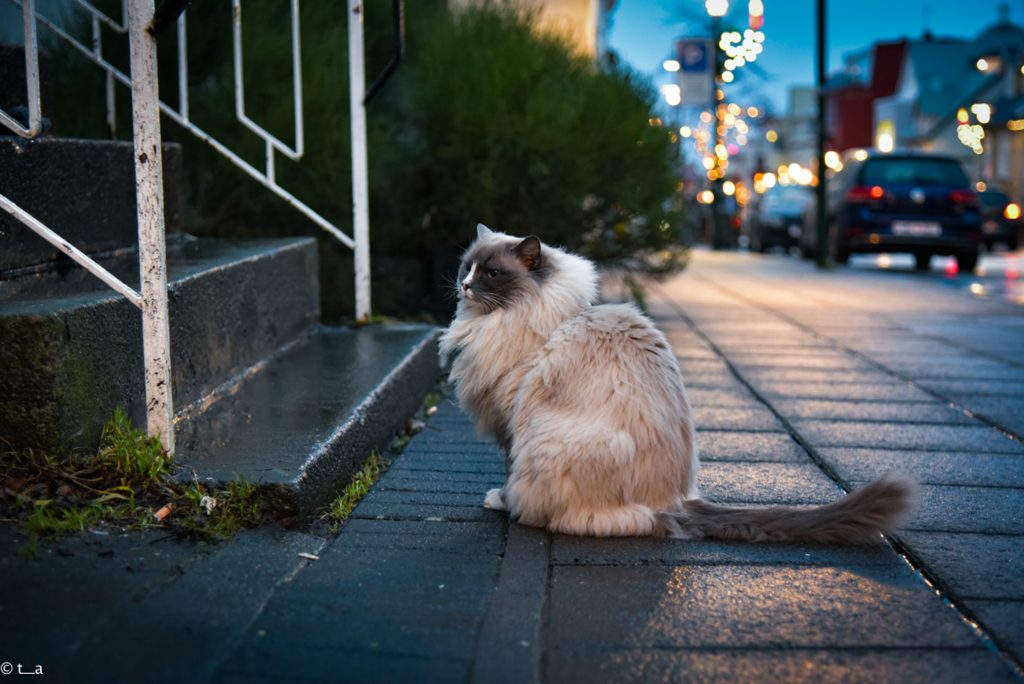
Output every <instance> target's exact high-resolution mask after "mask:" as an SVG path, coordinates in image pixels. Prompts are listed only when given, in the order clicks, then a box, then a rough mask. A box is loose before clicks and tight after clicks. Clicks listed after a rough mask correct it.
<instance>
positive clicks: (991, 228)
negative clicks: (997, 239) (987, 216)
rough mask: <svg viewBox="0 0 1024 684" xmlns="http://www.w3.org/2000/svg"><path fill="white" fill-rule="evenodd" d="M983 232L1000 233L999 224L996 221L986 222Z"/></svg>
mask: <svg viewBox="0 0 1024 684" xmlns="http://www.w3.org/2000/svg"><path fill="white" fill-rule="evenodd" d="M981 231H982V232H983V233H996V232H998V231H999V224H998V223H996V222H995V221H985V222H984V223H983V224H981Z"/></svg>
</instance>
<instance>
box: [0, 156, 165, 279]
mask: <svg viewBox="0 0 1024 684" xmlns="http://www.w3.org/2000/svg"><path fill="white" fill-rule="evenodd" d="M163 162H164V217H165V221H166V231H167V235H168V238H169V239H172V240H173V239H174V237H175V236H177V235H180V234H181V231H182V204H181V146H180V145H178V144H176V143H167V144H165V145H164V146H163ZM0 193H2V194H3V195H4V196H6V197H7V198H8V199H10V200H12V201H13V202H15V203H16V204H18V205H19V206H20V207H22V208H23V209H25V210H26V211H28V212H29V213H31V214H32V215H33V216H35V217H36V218H37V219H39V220H40V221H42V222H43V224H44V225H46V226H47V227H48V228H50V229H52V230H54V231H56V232H57V233H58V234H59V235H60V236H61V237H63V238H64V239H65V240H67V241H68V242H70V243H71V244H73V245H74V246H76V247H78V248H79V249H80V250H82V251H83V252H85V253H87V254H90V255H93V254H109V253H113V252H116V251H118V250H127V249H131V248H134V247H135V246H137V245H138V228H137V220H136V216H135V161H134V149H133V147H132V143H130V142H121V141H111V140H73V139H67V138H39V139H36V140H22V139H21V138H18V137H13V136H0ZM67 259H68V258H67V257H65V256H64V255H63V254H62V253H61V252H59V251H58V250H57V249H56V248H55V247H53V246H52V245H51V244H50V243H48V242H46V241H45V240H44V239H43V238H41V237H39V236H38V235H36V234H35V233H34V232H32V231H31V230H30V229H29V228H28V227H27V226H25V225H24V224H22V223H21V222H20V221H18V220H17V219H15V218H14V217H12V216H11V215H10V214H8V213H7V212H5V211H0V279H2V278H5V277H7V276H8V275H10V274H11V273H12V272H13V273H18V272H21V271H23V270H26V269H28V270H41V269H47V268H52V267H54V266H55V265H57V264H60V263H61V262H63V261H67Z"/></svg>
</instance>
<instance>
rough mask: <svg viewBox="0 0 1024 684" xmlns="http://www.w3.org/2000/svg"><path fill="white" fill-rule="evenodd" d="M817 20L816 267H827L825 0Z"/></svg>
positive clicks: (828, 247)
mask: <svg viewBox="0 0 1024 684" xmlns="http://www.w3.org/2000/svg"><path fill="white" fill-rule="evenodd" d="M816 6H817V13H816V14H817V16H816V19H817V22H816V33H817V45H816V47H817V54H816V57H817V60H816V61H817V72H818V73H817V77H818V78H817V81H818V140H817V143H818V149H817V153H818V187H817V188H816V207H815V209H816V218H817V230H818V250H817V254H816V255H815V256H816V257H817V262H818V268H828V266H829V256H830V253H831V251H832V250H831V246H830V245H829V239H830V237H831V236H830V235H829V226H828V208H827V205H826V202H827V198H828V193H827V185H828V177H827V176H828V173H827V171H828V167H827V166H826V164H825V137H826V134H827V131H826V130H825V120H826V116H825V108H826V106H827V104H828V100H827V98H826V97H825V96H826V92H825V78H826V73H825V72H826V64H825V56H826V53H825V0H817V2H816Z"/></svg>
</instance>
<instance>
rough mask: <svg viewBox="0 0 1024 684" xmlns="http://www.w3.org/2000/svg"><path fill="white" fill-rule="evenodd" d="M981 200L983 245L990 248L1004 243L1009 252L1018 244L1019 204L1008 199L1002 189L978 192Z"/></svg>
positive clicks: (1020, 220) (1019, 230) (1019, 227)
mask: <svg viewBox="0 0 1024 684" xmlns="http://www.w3.org/2000/svg"><path fill="white" fill-rule="evenodd" d="M978 199H979V200H980V202H981V235H982V237H983V239H984V241H985V247H986V248H988V249H992V247H993V246H994V245H995V244H996V243H998V242H1003V243H1005V244H1006V247H1007V249H1009V250H1010V251H1011V252H1012V251H1014V250H1016V249H1017V247H1018V246H1019V245H1020V234H1021V228H1022V227H1024V219H1022V218H1021V211H1020V204H1019V203H1018V202H1014V201H1012V200H1011V199H1010V196H1009V195H1007V194H1006V193H1005V192H1003V191H1002V190H986V191H985V192H982V193H979V194H978Z"/></svg>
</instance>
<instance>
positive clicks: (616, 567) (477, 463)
mask: <svg viewBox="0 0 1024 684" xmlns="http://www.w3.org/2000/svg"><path fill="white" fill-rule="evenodd" d="M736 260H739V261H736ZM811 286H813V288H812V287H811ZM809 292H810V293H813V296H811V295H809V294H807V293H809ZM864 292H867V293H868V294H870V293H872V292H875V293H878V294H879V296H878V297H876V298H873V299H868V298H866V297H867V296H866V295H864V294H854V293H864ZM881 293H884V295H885V296H884V297H882V296H881ZM651 294H652V296H651V301H650V309H651V313H652V315H653V316H654V317H655V318H656V319H657V321H658V323H659V325H660V326H661V327H662V328H663V329H664V330H665V331H666V334H667V336H668V337H669V340H670V341H671V343H672V344H673V347H674V349H675V351H676V354H677V355H678V356H679V358H680V362H681V364H682V367H683V370H684V375H685V377H686V381H687V386H688V388H689V392H690V396H691V400H692V402H693V404H694V406H695V418H696V422H697V424H698V428H699V433H698V442H699V444H700V447H701V450H702V457H703V459H704V467H703V472H702V475H701V487H702V490H703V492H704V494H705V495H706V496H707V497H708V498H711V499H715V500H718V501H723V502H731V503H736V504H741V505H747V504H759V505H760V504H768V503H785V504H798V505H799V504H815V503H823V502H827V501H832V500H835V499H836V498H838V497H840V496H842V495H843V492H842V489H841V488H840V486H839V485H840V484H842V485H843V486H844V487H847V488H855V487H857V486H860V485H861V484H863V483H864V482H866V481H868V480H870V479H872V478H874V477H876V476H877V475H879V474H881V473H883V472H888V471H892V470H899V471H902V472H905V473H909V474H911V475H912V476H914V477H916V478H917V479H918V481H919V482H920V483H921V484H920V487H919V492H918V498H917V503H916V506H915V509H914V512H913V513H912V514H911V516H910V518H909V519H908V521H907V523H906V524H905V525H904V527H903V528H902V529H901V531H900V533H899V536H898V538H897V540H896V541H895V545H894V546H890V545H886V544H882V543H880V544H879V545H878V546H876V547H872V548H868V549H843V548H833V547H820V546H818V547H812V546H800V545H754V544H726V543H718V542H690V541H675V540H660V539H580V538H573V537H565V536H561V535H554V536H552V535H548V534H546V533H544V532H543V531H538V530H533V529H529V528H524V527H520V526H518V525H514V524H512V525H510V524H509V523H508V522H507V521H506V519H505V518H504V516H503V515H501V514H498V513H495V512H492V511H488V510H486V509H483V508H482V507H481V505H480V503H481V499H482V494H483V492H485V491H486V490H487V489H488V488H490V487H492V486H496V485H498V484H500V482H501V481H502V478H503V459H502V457H501V455H500V454H499V453H498V452H497V451H496V449H495V448H494V447H493V445H491V444H490V443H488V442H486V441H484V440H481V439H480V438H478V437H477V436H476V435H474V433H473V429H472V426H471V424H470V422H469V420H468V419H467V417H466V416H465V415H463V414H462V413H461V412H460V411H459V410H458V409H457V408H456V407H455V406H453V405H452V404H451V403H450V402H443V403H442V405H441V406H440V408H439V411H438V412H437V414H436V415H435V416H433V417H432V418H431V419H430V420H429V421H428V424H427V427H426V429H425V430H423V431H422V432H421V433H420V434H419V435H417V436H416V437H415V438H414V439H413V440H412V441H411V442H410V443H409V445H408V446H407V448H406V450H405V452H404V453H403V454H402V455H401V456H400V457H399V458H398V459H397V460H396V461H395V463H394V464H393V465H392V466H391V468H390V469H389V470H388V472H387V473H386V474H385V475H384V477H383V478H382V479H381V481H380V482H379V483H378V484H377V485H376V486H375V487H374V488H373V490H372V491H371V493H370V494H369V495H368V496H367V497H366V498H365V499H364V500H363V502H362V503H361V504H360V505H359V506H358V507H357V509H356V510H355V512H354V514H353V518H352V520H351V521H350V522H349V523H348V524H347V525H346V527H345V528H344V529H343V531H342V532H341V534H340V535H339V536H338V537H336V538H334V539H329V540H328V539H322V538H319V537H314V536H310V535H307V534H302V533H298V532H289V531H284V530H279V529H274V528H267V529H264V530H259V531H256V532H253V533H248V534H245V535H242V536H241V537H239V538H238V539H237V540H236V541H234V542H232V543H229V544H224V545H221V546H219V547H215V548H214V549H212V550H207V549H198V548H195V547H190V546H180V545H175V544H169V543H167V542H159V543H150V542H156V541H157V540H156V539H139V538H131V539H125V540H118V539H113V540H103V541H102V542H101V543H100V545H97V544H96V543H95V541H96V540H93V539H87V540H85V541H81V540H78V541H76V540H71V541H68V542H66V543H65V545H64V553H58V552H57V551H56V550H54V549H53V548H50V550H49V552H48V553H47V554H46V555H45V556H44V557H41V558H39V559H36V560H34V561H23V560H19V559H17V558H16V556H15V555H14V554H13V551H12V549H11V547H10V544H6V545H5V546H3V547H0V548H2V549H3V550H4V551H5V553H4V554H3V557H2V559H0V573H2V577H3V583H2V587H3V588H2V590H0V630H2V631H0V636H2V640H0V641H2V643H3V646H2V648H3V649H4V652H3V653H0V660H4V661H15V660H14V659H15V658H17V659H20V662H23V663H26V664H29V663H31V664H34V663H43V664H44V665H46V666H47V667H48V668H49V669H48V673H49V674H51V675H52V677H50V679H51V680H54V681H83V682H85V681H100V680H102V681H128V680H133V681H142V680H145V681H154V682H156V681H168V682H170V681H175V682H180V681H183V680H185V681H189V682H327V681H331V682H335V681H345V682H349V681H352V682H362V681H365V682H380V681H394V682H406V681H415V682H422V681H426V682H431V681H437V682H530V681H545V682H581V681H601V682H603V681H637V682H645V681H679V682H688V681H694V682H736V681H793V682H877V681H893V682H895V681H900V682H904V681H905V682H960V681H971V682H1002V681H1021V677H1020V670H1019V669H1018V665H1019V663H1020V662H1021V656H1022V654H1024V640H1022V637H1021V606H1022V603H1024V583H1022V582H1021V579H1020V578H1021V577H1022V576H1024V568H1022V567H1021V566H1022V563H1024V561H1022V558H1021V554H1020V553H1019V548H1020V540H1021V533H1022V529H1021V526H1022V525H1024V522H1022V521H1024V515H1021V513H1022V512H1024V511H1022V503H1021V502H1022V491H1024V489H1022V482H1024V471H1022V469H1021V464H1022V463H1024V451H1022V449H1021V444H1020V441H1019V438H1017V437H1015V435H1019V434H1020V423H1017V422H1014V420H1016V419H1015V418H1014V416H1017V415H1018V413H1015V412H1014V411H1019V408H1020V405H1021V402H1022V401H1024V397H1017V396H1016V395H1005V394H998V395H994V394H991V391H993V390H991V388H990V385H989V384H988V383H990V382H991V380H990V378H991V377H992V376H993V375H996V373H994V372H993V364H996V365H995V368H1003V367H1005V369H1006V370H1007V373H1008V375H1007V377H1011V376H1012V371H1014V370H1019V369H1020V368H1022V367H1024V358H1021V355H1020V354H1019V353H1018V352H1019V349H1017V348H1014V347H1013V346H1012V345H1011V344H1010V338H1011V336H1013V335H1018V338H1017V339H1018V340H1019V339H1020V337H1019V335H1020V333H1021V332H1022V330H1021V321H1022V319H1021V314H1020V312H1019V310H1017V309H1014V308H1006V307H1000V306H992V307H988V308H982V309H979V308H978V307H977V306H973V303H968V302H964V301H962V300H963V299H964V298H963V297H962V296H961V295H959V294H957V293H955V292H946V291H944V290H942V289H941V287H937V286H934V285H933V284H931V283H930V281H927V280H922V279H915V278H912V277H910V276H906V277H896V278H893V277H890V274H875V275H862V274H857V273H852V272H849V271H840V272H838V273H835V274H825V275H820V274H817V273H815V272H814V271H813V270H812V269H809V268H805V265H804V264H801V263H800V262H798V261H795V260H788V259H787V260H782V259H775V260H771V259H769V260H756V259H752V258H749V257H742V256H738V255H699V256H698V258H697V259H695V262H694V264H693V265H692V266H691V268H690V269H688V270H687V271H686V272H685V273H684V274H682V275H681V276H679V277H677V278H675V279H673V280H671V281H669V282H668V283H666V284H664V285H662V286H658V287H656V288H654V289H653V290H652V292H651ZM968 304H971V305H972V306H968ZM968 320H969V321H970V325H972V326H975V328H976V329H977V328H978V326H980V329H981V332H980V335H979V337H978V339H977V340H975V341H974V342H971V341H970V340H967V339H965V338H964V336H962V335H960V331H961V330H962V329H963V328H964V327H965V326H966V325H967V321H968ZM943 331H951V332H950V336H948V337H947V336H944V335H945V333H944V332H943ZM954 338H955V339H954ZM972 344H973V345H976V347H971V345H972ZM957 359H963V361H964V363H963V365H962V366H960V367H957V364H958V362H957ZM999 364H1002V365H999ZM951 378H952V379H951ZM933 380H934V381H935V382H933ZM948 382H957V383H962V384H963V387H961V386H960V385H957V386H956V389H957V392H956V393H955V394H956V396H953V394H948V395H947V394H942V391H945V390H942V391H940V390H941V389H942V388H943V387H945V385H943V384H942V383H948ZM936 383H938V384H936ZM995 391H999V392H1005V391H1006V388H1005V387H999V388H996V390H995ZM994 396H1000V397H1004V396H1010V398H1011V401H1008V402H1000V403H999V404H998V405H997V408H999V411H993V410H991V407H990V406H988V404H985V403H984V402H986V401H989V400H991V399H992V397H994ZM1014 397H1016V398H1014ZM975 400H977V401H978V402H981V403H971V402H973V401H975ZM983 406H985V407H987V408H988V409H989V410H988V412H986V411H983V410H982V409H981V407H983ZM1014 407H1016V408H1014ZM1004 415H1005V416H1008V418H1007V419H1004V418H1001V417H1000V416H1004ZM1000 421H1003V422H1000ZM4 540H7V541H9V539H8V538H7V537H0V541H4ZM108 552H109V554H108ZM299 552H305V553H313V554H316V555H317V556H318V557H319V560H305V559H302V558H300V557H299V556H298V553H299ZM99 554H106V555H102V556H101V555H99ZM128 568H130V570H129V569H128ZM15 662H16V661H15Z"/></svg>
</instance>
